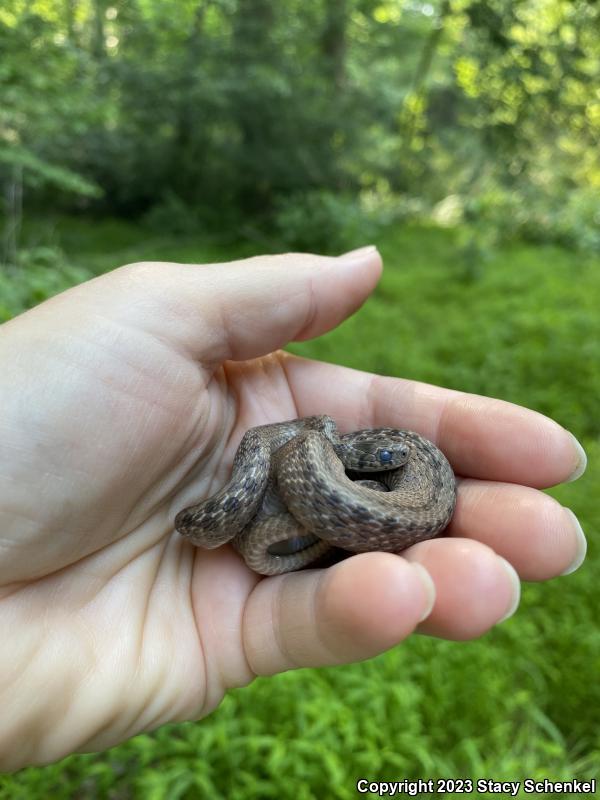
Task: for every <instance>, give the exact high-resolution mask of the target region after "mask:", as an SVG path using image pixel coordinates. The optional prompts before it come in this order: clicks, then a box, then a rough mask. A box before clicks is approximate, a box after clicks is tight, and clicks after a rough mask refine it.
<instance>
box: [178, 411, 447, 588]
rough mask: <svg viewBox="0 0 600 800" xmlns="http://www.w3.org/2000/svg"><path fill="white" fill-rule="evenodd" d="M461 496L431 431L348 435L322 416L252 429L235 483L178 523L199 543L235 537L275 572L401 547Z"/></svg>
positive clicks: (255, 563)
mask: <svg viewBox="0 0 600 800" xmlns="http://www.w3.org/2000/svg"><path fill="white" fill-rule="evenodd" d="M455 503H456V481H455V477H454V473H453V471H452V467H451V466H450V464H449V463H448V461H447V460H446V457H445V456H444V454H443V453H442V452H441V451H440V450H439V449H438V448H437V447H436V446H435V445H434V444H432V443H431V442H430V441H428V440H427V439H424V438H423V437H422V436H419V434H417V433H413V432H412V431H405V430H398V429H396V428H374V429H370V430H364V431H354V432H352V433H347V434H344V435H340V434H339V433H338V430H337V427H336V425H335V422H334V421H333V420H332V419H331V417H328V416H325V415H322V416H316V417H305V418H304V419H296V420H290V421H288V422H277V423H273V424H271V425H261V426H259V427H256V428H251V429H250V430H248V431H247V432H246V434H245V435H244V437H243V438H242V441H241V442H240V445H239V447H238V450H237V452H236V455H235V458H234V461H233V469H232V475H231V480H230V481H229V483H227V485H226V486H224V487H223V489H221V490H220V491H219V492H217V493H216V494H214V495H213V496H212V497H209V498H208V499H206V500H203V501H202V502H200V503H198V504H196V505H193V506H190V507H189V508H185V509H184V510H183V511H180V512H179V514H177V517H176V519H175V527H176V528H177V530H178V531H179V532H180V533H181V534H182V535H183V536H185V537H186V538H187V539H189V540H190V541H191V542H192V543H193V544H195V545H197V546H199V547H204V548H207V549H212V548H215V547H219V546H220V545H222V544H225V543H226V542H231V543H232V544H233V546H234V547H235V548H236V549H237V550H238V551H239V552H240V553H241V555H242V556H243V558H244V560H245V561H246V563H247V564H248V566H249V567H251V568H252V569H253V570H255V571H256V572H259V573H261V574H263V575H275V574H278V573H281V572H289V571H291V570H296V569H301V568H302V567H305V566H307V565H309V564H312V563H313V562H315V560H317V559H319V558H321V557H322V556H323V555H324V554H325V553H327V552H328V551H330V550H331V549H332V547H338V548H342V549H343V550H347V551H350V552H355V553H360V552H366V551H369V550H384V551H388V552H393V553H398V552H401V551H402V550H404V549H405V548H407V547H409V546H410V545H411V544H414V543H415V542H419V541H421V540H423V539H430V538H432V537H434V536H436V535H438V534H439V533H441V532H442V531H443V530H444V528H445V527H446V526H447V524H448V522H449V521H450V518H451V517H452V514H453V512H454V507H455Z"/></svg>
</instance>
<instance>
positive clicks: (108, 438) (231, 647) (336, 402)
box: [0, 249, 585, 769]
mask: <svg viewBox="0 0 600 800" xmlns="http://www.w3.org/2000/svg"><path fill="white" fill-rule="evenodd" d="M380 268H381V263H380V259H379V256H378V254H377V252H376V251H375V250H374V249H366V250H363V251H357V252H356V253H354V254H348V255H347V256H345V257H342V258H339V259H334V258H322V257H318V256H307V255H287V256H274V257H266V258H256V259H249V260H247V261H243V262H236V263H232V264H226V265H209V266H192V265H180V264H162V263H146V264H136V265H131V266H128V267H123V268H122V269H120V270H116V271H115V272H113V273H110V274H108V275H106V276H103V277H101V278H97V279H95V280H93V281H90V282H88V283H86V284H83V285H82V286H79V287H77V288H75V289H72V290H70V291H68V292H65V293H63V294H61V295H59V296H57V297H56V298H53V299H52V300H50V301H48V302H46V303H44V304H43V305H41V306H39V307H37V308H36V309H33V310H32V311H30V312H27V313H26V314H23V315H21V316H20V317H18V318H16V319H15V320H13V321H12V322H10V323H7V324H6V325H4V326H2V328H1V329H0V367H1V369H2V373H3V375H4V380H3V383H2V388H1V389H0V407H1V409H2V414H1V417H0V424H1V425H2V437H1V442H2V444H1V451H0V454H1V457H0V520H1V521H2V533H1V539H0V545H1V548H0V640H1V641H2V642H3V643H4V647H3V648H2V652H1V655H0V700H1V704H2V709H3V715H2V720H1V722H0V752H1V753H2V761H1V763H2V765H3V766H4V767H5V768H9V769H10V768H16V767H19V766H22V765H23V764H26V763H40V762H47V761H52V760H55V759H57V758H60V757H62V756H63V755H65V754H67V753H69V752H73V751H76V750H94V749H101V748H105V747H108V746H110V745H112V744H115V743H116V742H118V741H121V740H123V739H125V738H127V737H128V736H131V735H133V734H135V733H137V732H139V731H141V730H148V729H152V728H155V727H157V726H158V725H160V724H162V723H165V722H168V721H173V720H179V719H190V718H197V717H200V716H202V715H203V714H205V713H208V712H209V711H210V710H212V709H213V708H214V707H215V706H216V705H217V704H218V703H219V701H220V699H221V698H222V696H223V693H224V692H225V691H226V690H227V689H228V688H230V687H233V686H239V685H243V684H245V683H247V682H249V681H250V680H251V679H252V678H253V677H254V676H255V675H256V674H272V673H275V672H277V671H281V670H285V669H289V668H292V667H298V666H309V665H322V664H333V663H343V662H347V661H352V660H358V659H361V658H367V657H369V656H372V655H374V654H376V653H379V652H381V651H382V650H385V649H387V648H389V647H391V646H392V645H394V644H395V643H397V642H399V641H400V640H401V639H402V638H404V637H405V636H407V635H408V634H409V633H410V632H411V631H413V630H414V629H415V628H416V627H417V626H418V628H419V630H422V631H425V632H428V633H431V634H434V635H438V636H446V637H449V638H455V639H461V638H469V637H473V636H478V635H480V634H481V633H483V632H484V631H485V630H487V629H488V628H489V627H491V626H492V625H493V624H495V623H496V622H498V621H499V620H500V619H502V618H504V617H506V615H507V614H509V613H511V612H512V611H513V610H514V609H515V608H516V604H517V602H518V580H517V578H516V573H515V571H514V570H516V571H517V572H518V573H519V575H520V576H521V577H523V578H527V579H544V578H548V577H551V576H553V575H557V574H560V573H562V572H565V571H568V570H569V569H573V568H575V566H576V565H577V564H578V563H580V562H581V560H582V558H583V554H584V553H585V542H584V539H583V535H582V533H581V529H580V528H579V527H578V525H577V522H576V520H575V518H574V517H573V515H572V514H571V512H569V511H567V510H565V509H563V508H562V507H561V506H560V505H559V504H558V503H557V502H556V501H554V500H552V499H551V498H550V497H548V496H547V495H545V494H543V493H541V492H539V491H538V489H539V488H542V487H545V486H549V485H552V484H555V483H557V482H560V481H562V480H566V479H568V478H569V477H573V476H574V475H576V474H578V473H580V472H581V471H582V469H583V466H584V463H585V461H584V456H583V453H582V451H581V450H580V448H578V446H577V445H576V443H575V442H574V439H573V437H572V436H571V435H570V434H569V433H568V432H567V431H565V430H564V429H563V428H561V427H560V426H559V425H558V424H556V423H555V422H553V421H552V420H549V419H547V418H545V417H542V416H541V415H539V414H536V413H534V412H531V411H527V410H525V409H522V408H519V407H517V406H512V405H510V404H508V403H504V402H501V401H498V400H490V399H486V398H481V397H476V396H474V395H466V394H461V393H458V392H451V391H448V390H443V389H439V388H437V387H433V386H428V385H425V384H417V383H413V382H410V381H404V380H402V379H395V378H382V377H376V376H372V375H368V374H365V373H360V372H356V371H353V370H349V369H345V368H343V367H337V366H334V365H329V364H323V363H318V362H311V361H306V360H304V359H299V358H295V357H293V356H290V355H288V354H285V353H283V352H281V351H280V350H278V348H280V347H281V346H283V345H284V344H286V343H287V342H288V341H290V340H293V339H296V340H298V339H304V338H310V337H313V336H316V335H318V334H319V333H322V332H324V331H326V330H328V329H330V328H332V327H334V326H335V325H337V324H338V323H339V322H340V321H341V320H343V319H344V318H345V317H346V316H348V315H349V314H350V313H352V312H353V311H354V310H356V308H358V307H359V306H360V304H361V303H362V302H363V301H364V299H365V298H366V297H367V296H368V294H369V292H370V291H371V290H372V289H373V287H374V285H375V283H376V282H377V280H378V277H379V274H380ZM322 413H325V414H330V415H331V416H333V417H334V418H335V419H336V421H337V422H338V424H339V427H340V429H341V430H342V431H345V430H352V429H355V428H360V427H372V426H380V425H391V426H396V427H403V428H410V429H413V430H416V431H418V432H419V433H421V434H423V435H425V436H427V437H428V438H430V439H432V440H433V441H435V442H436V443H437V444H438V445H439V446H440V447H441V448H442V449H443V450H444V452H445V453H446V455H447V456H448V458H449V460H450V461H451V463H452V464H453V466H454V469H455V471H456V472H457V474H458V475H459V476H461V480H460V485H459V500H458V505H457V510H456V514H455V517H454V519H453V522H452V524H451V526H450V529H449V531H448V533H449V534H450V535H449V536H448V537H445V538H442V539H437V540H433V541H429V542H422V543H420V544H418V545H415V546H414V547H412V548H410V550H408V551H406V553H404V554H403V556H402V557H398V556H394V555H391V554H383V553H369V554H363V555H359V556H355V557H353V558H350V559H348V560H347V561H345V562H343V563H341V564H338V565H336V566H335V567H332V568H330V569H328V570H309V571H306V572H302V573H295V574H289V575H283V576H279V577H276V578H268V579H260V578H259V576H257V575H255V574H253V573H252V572H250V571H249V570H248V569H247V568H246V566H245V565H244V563H243V562H242V561H241V559H240V558H239V557H238V555H237V554H236V553H234V552H233V551H232V550H231V549H230V548H229V547H224V548H221V549H219V550H216V551H201V550H198V549H196V548H194V547H193V546H191V545H190V544H189V543H188V542H186V541H184V540H183V539H182V538H181V537H180V536H179V535H178V534H177V533H175V532H174V530H173V519H174V516H175V514H176V512H177V511H178V510H180V509H181V508H182V507H184V506H185V505H189V504H191V503H193V502H197V501H198V500H200V499H201V498H203V497H206V496H208V495H209V494H212V493H213V492H214V491H215V490H216V489H218V488H219V487H220V486H221V485H222V484H223V483H224V482H225V480H226V479H227V477H228V470H229V468H230V466H231V461H232V458H233V454H234V453H235V450H236V448H237V445H238V443H239V441H240V439H241V437H242V435H243V433H244V431H245V430H247V429H248V428H249V427H252V426H254V425H259V424H263V423H267V422H274V421H279V420H284V419H290V418H293V417H297V416H307V415H311V414H322ZM511 565H512V567H511ZM513 568H514V569H513Z"/></svg>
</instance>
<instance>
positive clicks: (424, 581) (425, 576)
mask: <svg viewBox="0 0 600 800" xmlns="http://www.w3.org/2000/svg"><path fill="white" fill-rule="evenodd" d="M411 567H412V568H413V569H414V570H416V573H417V575H418V576H419V580H420V581H421V585H422V586H423V588H424V589H425V596H426V597H427V605H426V607H425V611H424V612H423V614H422V616H420V617H419V622H423V620H424V619H427V617H428V616H429V615H430V614H431V612H432V611H433V607H434V605H435V584H434V582H433V578H432V577H431V575H430V574H429V573H428V572H427V570H426V569H425V567H423V566H422V565H421V564H417V563H416V562H415V561H413V562H412V563H411Z"/></svg>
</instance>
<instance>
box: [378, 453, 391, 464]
mask: <svg viewBox="0 0 600 800" xmlns="http://www.w3.org/2000/svg"><path fill="white" fill-rule="evenodd" d="M392 458H393V456H392V454H391V452H390V451H389V450H380V451H379V461H380V462H381V463H382V464H389V463H390V461H391V460H392Z"/></svg>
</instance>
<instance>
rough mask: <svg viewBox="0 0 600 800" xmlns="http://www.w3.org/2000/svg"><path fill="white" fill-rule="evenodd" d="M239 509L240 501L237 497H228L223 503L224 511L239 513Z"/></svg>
mask: <svg viewBox="0 0 600 800" xmlns="http://www.w3.org/2000/svg"><path fill="white" fill-rule="evenodd" d="M239 507H240V501H239V500H238V499H237V497H235V496H232V497H228V498H227V500H225V502H224V503H223V511H237V510H238V508H239Z"/></svg>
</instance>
